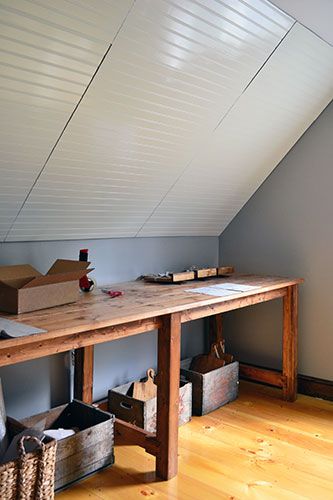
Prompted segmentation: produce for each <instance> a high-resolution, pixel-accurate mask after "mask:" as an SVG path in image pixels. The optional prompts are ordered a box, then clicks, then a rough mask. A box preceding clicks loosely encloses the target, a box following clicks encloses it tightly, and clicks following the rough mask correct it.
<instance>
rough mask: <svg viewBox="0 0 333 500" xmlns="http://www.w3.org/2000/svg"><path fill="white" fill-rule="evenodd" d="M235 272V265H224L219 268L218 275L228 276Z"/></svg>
mask: <svg viewBox="0 0 333 500" xmlns="http://www.w3.org/2000/svg"><path fill="white" fill-rule="evenodd" d="M234 272H235V268H234V267H233V266H223V267H218V268H217V275H218V276H228V275H229V274H233V273H234Z"/></svg>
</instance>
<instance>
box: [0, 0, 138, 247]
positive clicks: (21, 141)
mask: <svg viewBox="0 0 333 500" xmlns="http://www.w3.org/2000/svg"><path fill="white" fill-rule="evenodd" d="M132 3H133V0H124V1H122V2H119V1H117V0H113V1H110V2H104V1H103V2H98V3H95V4H94V5H93V4H91V6H89V3H87V2H83V3H81V4H80V2H75V1H74V2H70V1H68V0H57V2H53V1H51V0H43V1H41V0H39V1H38V0H16V1H15V2H12V1H11V0H0V15H1V17H0V110H1V116H2V120H1V125H0V151H1V159H0V175H1V183H0V198H1V199H4V197H5V195H6V193H8V191H9V190H10V192H11V196H13V197H14V198H15V201H16V202H15V204H12V205H10V207H11V208H10V209H9V210H7V211H6V221H4V220H3V222H2V226H1V231H0V233H1V235H0V241H1V240H2V239H4V238H5V236H6V233H7V232H8V230H9V229H10V227H11V225H12V223H13V221H14V220H15V217H16V216H17V214H18V211H19V210H20V208H21V206H22V204H23V202H24V200H25V198H26V196H27V195H28V193H29V190H30V189H31V187H32V185H33V183H34V181H35V179H36V177H37V176H38V174H39V172H40V171H41V169H42V168H43V165H44V162H45V161H46V159H47V157H48V155H49V153H50V152H51V150H52V148H53V146H54V144H55V143H56V141H57V139H58V138H59V135H60V134H61V132H62V130H63V128H64V126H65V124H66V122H67V120H68V118H69V117H70V115H71V113H72V111H73V110H74V108H75V106H76V104H77V103H78V101H79V99H80V98H81V96H82V94H83V92H84V90H85V89H86V87H87V85H88V84H89V81H90V79H91V77H92V76H93V74H94V72H95V70H96V68H97V66H98V64H99V63H100V61H101V59H102V57H103V55H104V54H105V52H106V50H107V48H108V47H109V45H110V43H111V42H112V40H113V38H114V36H115V34H116V33H117V31H118V29H119V27H120V25H121V23H122V22H123V20H124V19H125V17H126V15H127V13H128V10H129V8H130V6H131V5H132Z"/></svg>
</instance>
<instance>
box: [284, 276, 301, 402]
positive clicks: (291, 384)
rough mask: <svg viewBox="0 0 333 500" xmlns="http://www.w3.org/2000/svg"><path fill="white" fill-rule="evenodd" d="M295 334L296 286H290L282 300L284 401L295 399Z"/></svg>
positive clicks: (296, 314) (296, 324) (296, 329)
mask: <svg viewBox="0 0 333 500" xmlns="http://www.w3.org/2000/svg"><path fill="white" fill-rule="evenodd" d="M297 334H298V286H297V285H292V286H289V287H288V288H287V294H286V295H285V296H284V298H283V343H282V374H283V397H284V399H285V400H286V401H295V399H296V397H297Z"/></svg>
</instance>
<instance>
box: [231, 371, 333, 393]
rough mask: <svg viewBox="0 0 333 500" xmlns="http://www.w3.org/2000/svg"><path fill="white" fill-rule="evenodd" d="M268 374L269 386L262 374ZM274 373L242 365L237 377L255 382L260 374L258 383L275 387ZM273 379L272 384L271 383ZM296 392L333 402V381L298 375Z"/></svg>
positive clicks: (277, 372)
mask: <svg viewBox="0 0 333 500" xmlns="http://www.w3.org/2000/svg"><path fill="white" fill-rule="evenodd" d="M265 370H267V373H269V372H270V378H271V379H272V384H270V383H269V382H270V379H269V378H268V377H267V380H263V377H262V373H265ZM274 372H276V377H277V376H278V374H279V373H281V372H280V371H279V370H272V368H267V367H266V368H263V367H259V366H257V365H249V364H246V365H245V364H244V365H241V366H240V375H239V377H240V378H241V379H244V380H249V379H252V380H253V381H256V380H255V378H256V373H259V374H260V377H259V378H260V381H259V380H258V381H256V382H258V383H263V384H264V385H274V386H277V385H278V384H277V383H276V380H275V378H276V377H274ZM273 379H274V382H273ZM297 384H298V388H297V392H298V393H299V394H306V395H307V396H312V397H315V398H322V399H327V400H328V401H333V380H324V379H321V378H315V377H308V376H307V375H301V374H300V375H298V377H297Z"/></svg>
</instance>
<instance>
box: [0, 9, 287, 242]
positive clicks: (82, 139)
mask: <svg viewBox="0 0 333 500" xmlns="http://www.w3.org/2000/svg"><path fill="white" fill-rule="evenodd" d="M35 3H36V5H37V2H35ZM60 5H61V4H60ZM260 5H261V6H262V7H263V8H264V13H263V14H261V13H260V11H259V10H258V9H253V8H252V7H249V6H247V5H246V4H245V3H244V1H243V0H233V1H232V2H230V1H225V2H220V1H219V2H216V1H215V0H209V1H205V2H203V1H198V0H179V1H178V0H177V1H175V0H174V1H173V0H137V1H136V2H135V4H134V6H133V8H132V10H131V12H130V13H129V15H128V16H127V18H126V21H125V23H124V24H123V26H122V28H121V30H120V32H119V34H118V36H117V38H116V41H115V43H114V45H113V47H112V48H111V50H110V52H109V54H108V56H107V57H106V59H105V60H104V62H103V64H102V66H101V67H100V69H99V71H98V73H97V75H96V77H95V79H94V81H93V82H92V84H91V86H90V87H89V89H88V91H87V93H86V95H85V97H84V99H83V100H82V102H81V103H80V106H79V107H78V109H77V111H76V113H75V115H74V116H73V118H72V120H71V122H70V123H69V125H68V127H67V129H66V131H65V133H64V134H63V136H62V138H61V140H60V142H59V143H58V145H57V147H56V149H55V150H54V152H53V154H52V156H51V158H50V160H49V162H48V164H47V166H46V168H45V170H44V171H43V174H42V175H41V176H40V178H39V179H38V182H37V183H36V185H35V186H34V189H33V191H32V193H31V194H30V196H29V199H28V200H27V202H26V204H25V206H24V208H23V210H22V212H21V214H20V215H19V217H18V219H17V221H16V223H15V225H14V227H13V228H12V230H11V232H10V234H9V236H8V238H7V239H8V241H15V240H16V239H18V240H22V239H24V238H26V239H28V240H40V239H57V238H60V239H61V238H62V237H63V238H68V237H69V233H71V236H72V237H73V238H74V237H77V238H92V237H95V236H96V234H98V235H100V236H99V237H117V236H119V234H120V230H121V228H122V231H121V234H122V235H123V236H133V235H136V234H137V233H138V231H139V230H140V228H141V227H142V225H143V224H144V223H145V221H146V220H147V219H148V218H149V217H150V215H151V213H152V212H153V211H154V209H155V207H156V206H157V205H158V204H159V203H160V202H161V200H162V199H163V197H164V196H165V194H166V193H167V192H168V190H169V189H170V188H171V187H172V185H173V184H174V183H175V182H176V180H177V179H178V177H179V176H181V174H182V172H183V171H184V169H185V168H186V166H187V165H188V164H189V162H190V161H191V160H192V159H193V156H195V155H196V154H197V151H198V148H199V149H202V150H205V149H206V144H207V141H208V139H209V137H210V136H211V134H212V133H213V131H214V129H215V128H216V126H217V125H218V123H219V122H220V120H221V119H222V117H223V116H224V115H225V114H226V113H227V111H228V110H229V108H230V107H231V106H232V105H233V104H234V102H235V101H236V100H237V99H238V98H239V96H240V95H241V94H242V92H243V91H244V89H245V88H246V86H247V85H248V83H249V81H250V80H251V79H252V78H253V76H254V75H255V74H256V72H257V71H258V70H259V69H260V67H261V66H262V65H263V64H264V62H265V60H266V59H267V58H268V57H269V55H270V54H271V52H272V51H273V50H274V49H275V48H276V46H277V45H278V43H279V42H280V41H281V39H282V38H283V36H285V34H286V33H287V31H288V30H289V29H290V27H291V26H292V24H293V22H294V21H293V19H291V18H290V17H288V16H286V15H285V14H283V13H281V12H280V11H279V10H278V9H276V8H274V7H273V6H271V5H270V4H269V3H268V2H260ZM54 8H57V9H58V4H55V5H54ZM43 12H44V11H43ZM43 12H42V10H41V9H40V6H39V4H38V8H37V7H36V10H35V11H34V12H33V16H31V15H30V14H29V16H30V17H29V22H31V29H32V27H33V26H34V23H35V16H42V15H43ZM59 22H60V18H58V15H57V16H56V20H55V24H56V23H59ZM69 29H70V28H69V26H68V25H66V34H67V32H68V30H69ZM81 29H82V25H81V24H80V21H79V20H75V23H74V29H73V30H72V31H70V35H71V44H72V45H75V50H76V45H77V44H76V42H75V36H77V32H78V31H80V30H81ZM52 30H53V31H52V36H53V37H57V36H58V31H57V30H58V27H57V26H54V25H52ZM58 38H59V37H58ZM91 38H93V39H94V40H95V39H96V38H98V33H96V32H95V31H93V32H92V35H91ZM58 49H59V46H57V50H58ZM31 50H33V48H32V47H31ZM34 50H35V49H34ZM73 50H74V47H73ZM75 54H76V56H75V57H78V58H79V59H80V60H81V58H80V57H79V54H77V53H75ZM89 54H90V55H89V57H91V53H89ZM66 68H68V67H67V66H66ZM82 70H83V68H82V67H81V68H80V71H81V72H82ZM13 71H14V69H13ZM81 76H83V75H81V73H80V76H76V77H75V79H74V76H73V78H72V77H71V76H70V75H69V74H68V72H67V73H66V79H67V80H66V84H65V87H64V88H66V92H67V93H68V92H75V91H76V90H75V89H76V88H78V86H79V85H80V82H81V80H80V78H81ZM68 80H70V81H68ZM51 86H53V83H51V79H49V80H47V81H46V80H45V87H43V97H44V98H45V94H46V95H47V97H48V96H49V94H50V92H51V90H50V87H51ZM39 92H40V91H39ZM56 97H57V99H61V102H62V104H63V105H65V103H64V102H63V101H66V99H65V98H64V96H61V97H60V96H59V95H57V96H56ZM119 173H122V175H120V174H119ZM133 173H135V174H136V178H135V179H133ZM73 202H74V203H73ZM50 203H52V211H50V212H48V213H49V217H48V219H47V220H46V219H45V217H43V214H44V211H45V210H47V209H48V207H49V206H50ZM84 203H87V204H89V206H91V208H92V209H93V208H94V207H95V206H96V204H97V205H98V206H99V207H100V209H99V211H98V212H96V215H95V217H93V216H91V217H89V218H85V212H82V205H84ZM64 204H65V205H64ZM64 206H65V207H68V210H71V211H70V212H68V214H69V213H70V217H69V218H68V217H67V216H66V214H64V212H63V211H62V210H63V208H64ZM103 206H104V207H105V208H104V212H103ZM69 207H70V208H69ZM76 207H80V209H79V208H76ZM60 214H61V216H60ZM92 214H94V212H92ZM207 215H208V214H207ZM108 217H110V222H109V224H107V225H106V224H105V223H104V221H106V220H107V218H108ZM186 220H188V222H189V224H190V225H191V228H192V229H191V230H192V231H194V232H195V223H193V221H190V220H189V218H188V217H187V216H186ZM62 221H63V224H62ZM101 221H102V222H103V224H102V225H103V227H100V229H98V231H97V228H98V226H99V225H100V222H101ZM124 221H125V222H126V223H125V222H124ZM216 224H217V221H216V220H215V221H214V224H211V226H212V228H211V229H210V230H209V232H211V231H212V230H213V228H214V227H215V226H216ZM62 227H63V228H64V230H63V234H62V233H61V228H62ZM182 227H185V225H183V226H182ZM65 229H66V230H65ZM171 230H172V229H171V227H170V226H169V225H168V226H165V231H166V234H169V232H170V231H171ZM96 231H97V232H96ZM175 231H176V232H177V231H178V229H177V228H175ZM197 231H198V232H199V233H201V232H205V228H204V226H203V225H200V226H198V227H197ZM177 234H178V232H177Z"/></svg>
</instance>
